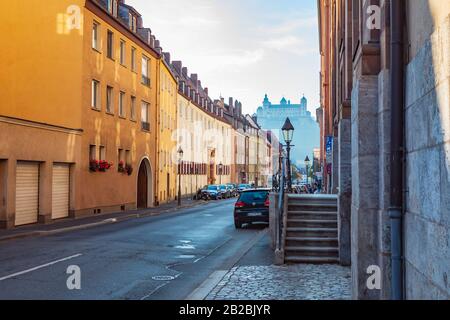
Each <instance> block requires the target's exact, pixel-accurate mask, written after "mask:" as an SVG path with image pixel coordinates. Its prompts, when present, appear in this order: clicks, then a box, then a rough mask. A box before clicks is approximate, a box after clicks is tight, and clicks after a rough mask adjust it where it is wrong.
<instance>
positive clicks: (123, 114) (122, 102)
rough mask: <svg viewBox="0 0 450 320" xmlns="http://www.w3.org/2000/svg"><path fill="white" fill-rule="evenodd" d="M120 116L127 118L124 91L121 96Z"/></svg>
mask: <svg viewBox="0 0 450 320" xmlns="http://www.w3.org/2000/svg"><path fill="white" fill-rule="evenodd" d="M119 116H121V117H125V92H123V91H121V92H120V95H119Z"/></svg>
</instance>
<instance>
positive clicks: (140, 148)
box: [0, 0, 159, 228]
mask: <svg viewBox="0 0 450 320" xmlns="http://www.w3.org/2000/svg"><path fill="white" fill-rule="evenodd" d="M112 4H114V5H113V6H108V5H107V3H106V2H105V1H94V0H87V1H76V0H75V1H65V0H51V1H46V2H45V5H43V4H42V1H37V0H27V1H25V0H21V1H12V2H10V3H8V4H6V5H5V6H6V8H4V10H2V11H1V13H0V18H1V19H2V23H1V24H0V28H1V29H0V34H1V35H2V37H3V39H4V40H5V41H7V42H8V43H10V46H7V47H4V50H1V52H0V57H1V62H0V64H1V66H0V67H1V69H2V72H1V73H0V83H1V86H2V90H1V91H0V97H1V99H2V105H1V106H0V134H1V137H2V138H3V139H2V140H3V141H2V142H1V144H0V193H1V196H2V198H3V199H5V200H4V201H3V202H2V204H1V205H0V227H3V228H10V227H14V226H18V225H24V224H30V223H37V222H42V223H46V222H49V221H52V220H55V219H60V218H65V217H78V216H84V215H93V214H98V213H105V212H112V211H121V210H126V209H130V208H136V207H142V208H146V207H150V206H152V205H153V204H154V202H155V195H154V191H153V190H155V188H156V185H155V179H154V172H155V171H154V168H155V166H156V148H157V147H156V145H155V141H156V103H157V79H158V78H157V73H156V71H157V64H158V60H159V54H158V53H157V52H156V51H155V50H154V49H153V48H152V42H151V37H150V34H148V36H149V37H148V38H146V37H145V30H143V31H144V32H143V33H142V32H141V33H140V34H138V24H139V23H138V22H139V21H142V20H140V16H139V13H137V12H136V11H135V10H133V9H132V8H131V7H128V6H126V7H125V6H123V4H121V3H118V2H114V1H113V2H112ZM122 6H123V7H122ZM119 8H120V9H121V10H122V13H123V12H124V10H128V11H127V13H128V15H127V19H125V18H124V17H123V16H122V17H119V16H118V9H119ZM19 17H20V19H22V20H23V21H26V23H18V21H19ZM141 31H142V30H141Z"/></svg>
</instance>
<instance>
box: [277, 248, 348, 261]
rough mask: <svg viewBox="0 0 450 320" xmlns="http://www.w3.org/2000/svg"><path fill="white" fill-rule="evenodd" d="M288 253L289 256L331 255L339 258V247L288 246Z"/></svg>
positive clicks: (286, 249)
mask: <svg viewBox="0 0 450 320" xmlns="http://www.w3.org/2000/svg"><path fill="white" fill-rule="evenodd" d="M285 252H286V255H288V256H304V257H310V256H313V257H329V258H338V257H339V249H338V248H337V247H291V246H289V247H286V248H285Z"/></svg>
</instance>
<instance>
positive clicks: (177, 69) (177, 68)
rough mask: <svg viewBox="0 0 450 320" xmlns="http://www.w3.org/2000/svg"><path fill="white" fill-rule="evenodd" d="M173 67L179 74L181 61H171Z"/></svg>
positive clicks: (181, 67)
mask: <svg viewBox="0 0 450 320" xmlns="http://www.w3.org/2000/svg"><path fill="white" fill-rule="evenodd" d="M172 66H173V68H174V69H175V70H176V71H177V72H178V74H181V69H183V63H182V62H181V61H172Z"/></svg>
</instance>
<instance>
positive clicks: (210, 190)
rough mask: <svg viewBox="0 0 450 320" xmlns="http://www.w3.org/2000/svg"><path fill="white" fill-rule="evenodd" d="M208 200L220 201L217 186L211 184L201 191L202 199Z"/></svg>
mask: <svg viewBox="0 0 450 320" xmlns="http://www.w3.org/2000/svg"><path fill="white" fill-rule="evenodd" d="M205 198H206V200H209V199H213V200H218V199H221V198H222V197H221V192H220V188H219V186H218V185H215V184H212V185H208V186H206V187H205V188H204V189H203V190H202V199H205Z"/></svg>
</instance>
